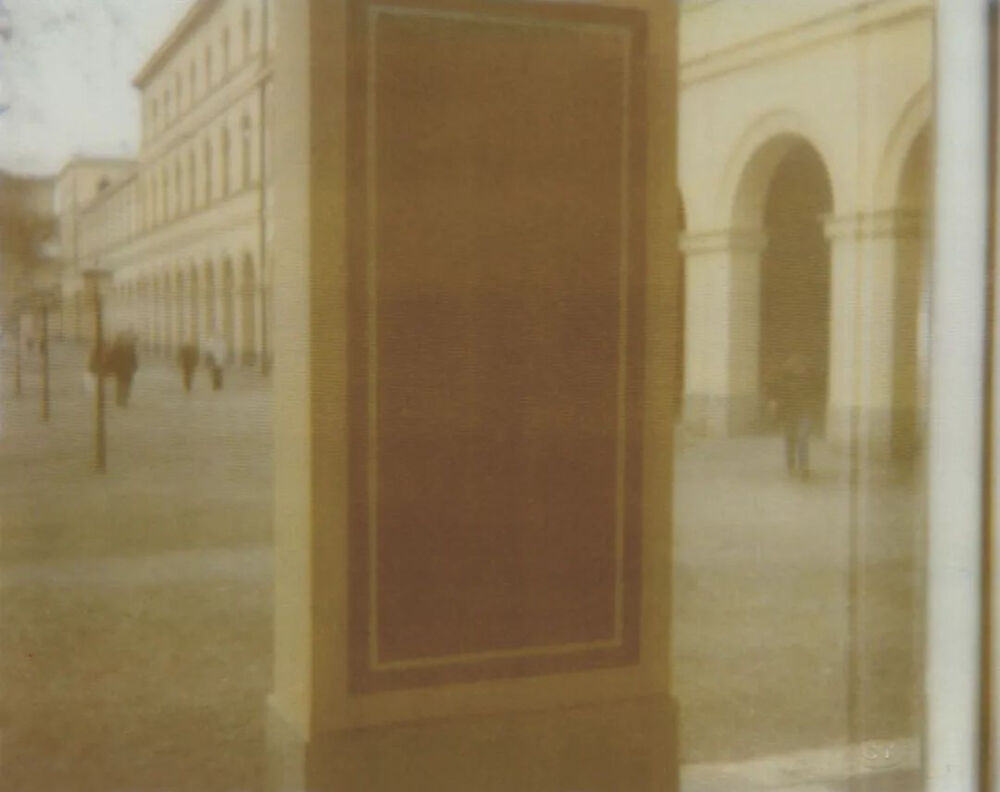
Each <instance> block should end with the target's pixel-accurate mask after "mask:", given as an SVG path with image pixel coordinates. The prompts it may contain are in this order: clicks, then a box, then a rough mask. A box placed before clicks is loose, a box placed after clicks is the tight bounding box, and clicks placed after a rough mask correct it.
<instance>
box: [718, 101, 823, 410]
mask: <svg viewBox="0 0 1000 792" xmlns="http://www.w3.org/2000/svg"><path fill="white" fill-rule="evenodd" d="M788 127H789V123H788V119H787V117H772V118H771V119H769V120H768V121H767V123H766V124H764V125H758V129H757V132H759V131H760V130H761V129H766V130H768V131H770V132H772V133H773V134H772V135H771V136H770V137H766V138H763V139H761V138H760V137H759V135H758V134H757V133H756V132H755V133H754V134H753V135H751V136H750V137H747V138H745V140H748V141H753V142H755V143H756V144H757V148H756V149H755V150H753V151H751V152H750V153H749V155H747V154H745V153H744V152H740V157H741V160H740V161H741V162H743V167H742V171H741V172H740V173H739V174H738V177H737V178H736V182H735V184H736V186H735V191H734V193H733V194H732V203H731V207H732V208H731V221H730V225H731V227H732V228H733V229H734V230H736V231H738V232H752V233H753V234H754V235H755V241H754V243H753V244H754V249H753V252H752V254H748V253H744V254H743V256H744V258H745V260H744V261H743V262H742V263H741V264H740V267H738V268H737V269H738V270H740V271H734V272H733V273H732V275H731V277H732V278H734V279H736V281H734V282H739V285H740V288H741V291H740V298H739V300H737V301H734V302H733V303H732V304H731V305H730V307H729V312H730V322H732V326H733V327H734V333H735V335H736V339H737V344H738V346H739V347H740V354H741V355H742V356H744V358H745V359H744V360H742V361H738V362H734V366H736V367H737V370H743V372H744V373H743V375H742V377H743V382H744V385H743V389H744V391H745V392H746V391H756V393H757V394H758V397H757V398H758V400H760V399H764V398H768V397H771V396H773V394H774V393H775V392H776V391H775V390H774V389H775V388H776V387H777V386H778V384H779V380H780V378H781V371H782V367H783V366H784V364H785V362H786V361H788V360H789V359H790V358H791V357H793V356H803V357H804V358H805V359H806V360H807V361H808V365H809V369H810V371H811V372H812V376H811V377H810V383H809V391H810V395H811V398H812V399H813V400H814V401H815V402H816V406H817V412H818V413H821V412H822V411H821V410H820V409H819V407H820V405H821V404H822V403H824V402H825V401H826V399H827V392H828V388H829V349H830V347H829V344H830V321H831V304H830V303H831V250H830V243H829V240H828V239H827V236H826V231H825V226H824V221H825V219H826V217H827V216H828V215H829V214H830V213H831V212H833V210H834V205H835V197H834V186H833V180H832V178H831V169H830V167H829V164H828V160H827V159H826V158H825V157H824V155H823V153H822V151H821V150H820V149H819V148H818V147H817V146H816V145H815V144H814V143H813V139H812V138H810V137H808V136H806V135H804V134H802V133H801V132H799V131H789V129H788ZM750 367H754V368H755V369H756V370H755V371H749V370H748V369H749V368H750ZM751 384H753V387H751ZM758 403H759V401H758Z"/></svg>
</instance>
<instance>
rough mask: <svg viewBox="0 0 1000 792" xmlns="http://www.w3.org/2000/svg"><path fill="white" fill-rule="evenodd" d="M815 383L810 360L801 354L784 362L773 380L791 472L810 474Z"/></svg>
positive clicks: (774, 394) (805, 475) (806, 476)
mask: <svg viewBox="0 0 1000 792" xmlns="http://www.w3.org/2000/svg"><path fill="white" fill-rule="evenodd" d="M813 391H814V383H813V379H812V376H811V372H810V370H809V363H808V361H807V359H806V357H805V355H802V354H795V355H792V356H791V357H789V358H788V359H787V360H785V362H784V363H783V364H782V366H781V369H780V371H779V373H778V378H777V380H776V382H775V383H774V389H773V398H774V405H775V411H776V413H777V418H778V421H779V423H780V424H781V427H782V431H783V434H784V437H785V464H786V465H787V467H788V472H789V473H791V474H792V475H795V474H798V475H800V476H801V477H802V478H808V477H809V435H810V434H811V433H812V420H813V411H814V402H815V398H814V393H813Z"/></svg>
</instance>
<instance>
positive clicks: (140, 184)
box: [80, 0, 270, 361]
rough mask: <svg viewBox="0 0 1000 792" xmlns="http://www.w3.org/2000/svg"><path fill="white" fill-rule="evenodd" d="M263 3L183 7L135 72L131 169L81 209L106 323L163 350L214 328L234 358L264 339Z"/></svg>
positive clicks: (219, 0) (252, 353)
mask: <svg viewBox="0 0 1000 792" xmlns="http://www.w3.org/2000/svg"><path fill="white" fill-rule="evenodd" d="M263 8H264V6H263V3H262V2H260V0H208V1H207V2H206V1H205V0H202V2H200V3H198V4H196V5H195V6H193V7H192V11H191V12H190V13H189V15H188V16H187V17H185V19H184V20H182V21H181V23H180V24H179V26H178V28H177V29H175V31H174V32H173V33H172V34H171V35H170V36H169V37H167V38H166V39H165V41H164V44H163V45H162V46H161V49H160V50H158V51H157V53H155V54H154V56H153V57H152V58H151V60H150V62H149V64H148V65H147V66H146V67H145V68H144V69H143V71H142V73H141V74H140V78H139V79H138V80H137V86H138V87H139V88H140V90H141V93H142V108H143V111H142V122H143V134H142V147H141V151H140V153H139V158H138V162H137V165H136V168H135V173H134V175H133V177H132V178H131V179H130V181H129V182H128V183H127V184H123V185H121V186H120V188H118V189H117V190H114V191H111V192H108V193H107V194H106V195H102V196H101V198H100V199H99V200H98V201H96V202H94V203H93V204H92V205H90V206H88V207H87V209H86V210H85V211H84V212H83V213H82V214H81V216H80V222H81V227H82V229H83V230H82V234H81V235H80V236H82V237H83V239H84V240H85V246H84V253H83V255H84V257H85V258H86V259H87V261H90V262H91V263H93V262H94V261H96V260H97V259H100V262H101V266H102V267H104V268H107V269H110V270H112V271H113V273H114V287H113V290H112V295H111V298H110V299H109V302H108V315H109V326H111V327H130V328H132V329H134V330H135V331H136V332H137V333H138V334H139V335H140V338H141V340H142V341H143V342H144V343H145V344H146V345H148V346H149V347H151V348H156V349H159V350H162V351H163V352H165V353H172V352H173V350H175V349H176V347H177V346H178V345H179V344H180V343H183V342H185V341H198V342H201V341H204V340H206V338H207V337H208V335H210V334H213V333H218V334H220V335H223V336H225V337H226V339H227V341H228V343H229V345H230V347H231V351H232V359H233V360H234V361H240V360H243V361H251V360H254V359H259V358H260V356H261V355H262V353H263V352H264V351H265V349H266V346H267V340H266V337H265V334H266V332H267V328H266V327H265V321H264V317H265V315H266V308H265V302H266V301H267V300H268V299H269V296H268V293H267V290H268V289H269V274H268V269H267V268H266V267H262V265H261V259H262V255H261V248H262V246H263V245H264V244H265V239H264V232H265V230H266V229H265V228H264V227H263V226H264V225H265V220H264V218H263V216H262V212H261V203H262V201H261V191H262V189H265V188H266V185H264V186H263V187H262V170H264V169H265V167H266V166H265V165H264V163H263V162H262V156H261V155H262V149H261V146H262V139H263V135H262V120H263V119H262V108H261V104H262V103H261V90H262V88H261V86H262V85H266V83H267V81H268V80H269V77H270V75H269V71H268V70H269V64H268V59H267V58H265V57H264V53H263V52H262V51H261V46H260V45H261V40H262V37H263V35H264V22H265V15H264V12H263ZM244 20H246V23H247V26H246V27H244ZM226 30H228V31H229V33H228V39H229V45H228V54H229V56H228V58H225V59H224V57H223V49H224V46H223V39H224V31H226ZM245 32H246V35H245ZM209 62H210V63H211V67H210V71H211V79H210V80H209V79H207V78H208V74H209V68H207V66H206V64H207V63H209ZM192 73H193V81H192ZM154 101H155V107H156V113H155V117H154V112H153V107H154ZM227 137H228V157H225V158H224V156H223V153H224V151H225V150H226V148H227V144H226V138H227ZM192 271H194V273H195V275H194V276H193V277H192V274H191V273H192ZM192 282H195V283H196V284H197V285H194V286H192ZM179 284H180V285H179Z"/></svg>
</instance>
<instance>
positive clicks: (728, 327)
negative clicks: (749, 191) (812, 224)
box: [681, 228, 766, 436]
mask: <svg viewBox="0 0 1000 792" xmlns="http://www.w3.org/2000/svg"><path fill="white" fill-rule="evenodd" d="M765 242H766V236H765V234H764V232H763V231H760V230H757V229H732V228H731V229H725V230H722V231H711V232H704V233H691V234H687V235H685V237H684V238H683V241H682V245H681V247H682V249H683V251H684V256H685V262H686V270H685V290H686V297H685V299H686V307H685V315H686V322H687V327H686V328H685V331H684V372H685V394H684V423H685V425H686V426H688V427H689V428H691V429H693V430H695V431H697V432H699V433H702V434H708V435H712V436H728V435H732V434H738V433H740V432H741V431H746V430H747V429H750V428H752V427H753V426H755V425H756V424H757V423H758V421H759V417H760V374H759V367H760V259H761V254H762V252H763V250H764V245H765Z"/></svg>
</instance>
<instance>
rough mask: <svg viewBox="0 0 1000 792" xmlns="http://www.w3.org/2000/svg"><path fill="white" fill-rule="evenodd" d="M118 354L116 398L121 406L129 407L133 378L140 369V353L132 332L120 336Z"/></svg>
mask: <svg viewBox="0 0 1000 792" xmlns="http://www.w3.org/2000/svg"><path fill="white" fill-rule="evenodd" d="M116 346H117V355H116V357H115V360H114V375H115V382H116V386H117V387H116V389H115V400H116V401H117V403H118V406H119V407H128V400H129V396H130V395H131V393H132V380H133V379H135V373H136V371H138V370H139V355H138V353H137V352H136V343H135V337H134V336H133V335H131V334H127V335H122V336H120V337H119V342H118V344H117V345H116Z"/></svg>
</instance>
